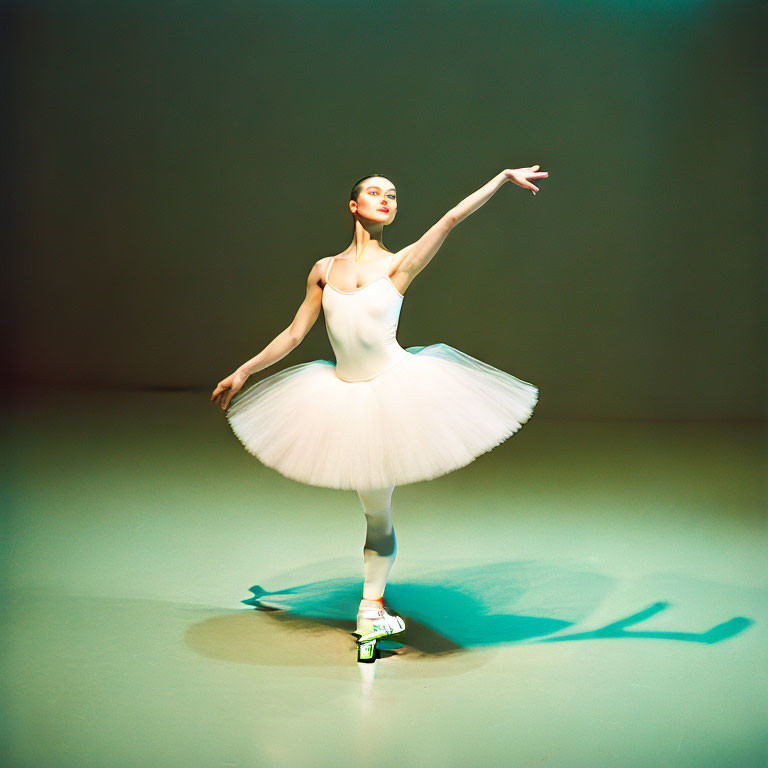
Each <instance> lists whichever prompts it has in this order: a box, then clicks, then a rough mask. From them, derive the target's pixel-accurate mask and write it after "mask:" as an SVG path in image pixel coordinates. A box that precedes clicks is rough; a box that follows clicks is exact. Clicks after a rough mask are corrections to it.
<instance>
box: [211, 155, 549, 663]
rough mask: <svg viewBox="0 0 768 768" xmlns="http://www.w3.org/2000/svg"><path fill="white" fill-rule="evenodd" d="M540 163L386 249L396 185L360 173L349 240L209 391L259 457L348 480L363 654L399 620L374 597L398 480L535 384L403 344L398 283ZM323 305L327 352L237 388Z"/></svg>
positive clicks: (288, 469) (279, 467) (486, 447)
mask: <svg viewBox="0 0 768 768" xmlns="http://www.w3.org/2000/svg"><path fill="white" fill-rule="evenodd" d="M539 168H540V166H539V165H533V166H530V167H526V168H517V169H506V170H504V171H502V172H501V173H499V174H498V175H496V176H494V177H493V178H492V179H491V180H490V181H489V182H488V183H487V184H484V185H483V186H482V187H480V189H478V190H477V191H476V192H474V193H472V194H471V195H469V196H468V197H467V198H465V199H464V200H462V201H461V202H460V203H459V204H458V205H456V206H454V207H453V208H452V209H451V210H449V211H448V212H447V213H446V214H445V215H444V216H442V218H440V219H439V221H437V223H435V224H434V225H433V226H432V227H430V229H428V230H427V231H426V232H425V233H424V234H423V235H422V236H421V237H420V238H419V239H418V240H416V241H415V242H413V243H411V244H410V245H407V246H406V247H405V248H402V249H401V250H399V251H397V252H392V251H389V250H388V249H387V248H385V247H384V244H383V231H384V227H385V226H386V225H388V224H391V223H392V222H393V221H394V219H395V216H396V214H397V192H396V189H395V185H394V184H393V183H392V181H391V180H390V179H388V178H387V177H385V176H383V175H381V174H372V175H368V176H364V177H363V178H361V179H360V180H358V181H357V182H356V183H355V185H354V186H353V188H352V191H351V193H350V199H349V211H350V213H351V214H352V219H353V224H354V234H353V237H352V242H351V243H350V244H349V246H348V247H347V248H346V249H345V250H344V251H343V252H341V253H339V254H337V255H335V256H326V257H323V258H321V259H319V260H317V261H316V262H315V263H314V265H313V266H312V269H311V270H310V272H309V276H308V278H307V286H306V297H305V298H304V301H303V302H302V304H301V306H300V307H299V309H298V311H297V312H296V315H295V317H294V318H293V321H292V322H291V324H290V325H289V326H288V327H287V328H286V329H285V330H284V331H282V332H281V333H280V334H278V335H277V336H276V337H275V338H274V339H273V340H272V341H271V342H270V343H269V344H268V345H267V346H266V347H265V348H264V349H263V350H262V351H261V352H259V354H257V355H256V356H255V357H253V358H252V359H250V360H248V361H247V362H245V363H243V364H242V365H241V366H240V367H239V368H237V369H236V370H235V371H234V372H233V373H232V374H230V375H229V376H227V377H226V378H225V379H222V380H221V381H220V382H219V383H218V384H217V386H216V388H215V389H214V391H213V393H212V395H211V401H212V402H214V403H216V404H217V405H218V406H219V407H221V408H222V410H224V411H225V412H226V416H227V419H228V421H229V424H230V426H231V428H232V430H233V432H234V433H235V435H236V436H237V438H238V439H239V440H240V442H241V443H242V444H243V446H244V447H245V449H246V450H247V451H248V452H249V453H251V454H253V455H254V456H256V457H257V458H258V459H259V460H260V461H261V462H262V463H263V464H265V465H266V466H268V467H271V468H272V469H275V470H276V471H278V472H279V473H281V474H282V475H284V476H285V477H288V478H291V479H292V480H295V481H297V482H301V483H306V484H308V485H316V486H320V487H326V488H337V489H347V490H356V491H357V494H358V496H359V498H360V501H361V503H362V506H363V512H364V514H365V517H366V525H367V529H366V539H365V543H364V546H363V555H364V581H363V598H362V600H361V601H360V607H359V610H358V624H357V631H356V632H355V633H353V634H355V635H356V636H357V638H358V660H360V661H372V660H373V658H375V643H376V640H377V639H378V638H379V637H383V636H385V635H388V634H394V633H396V632H402V631H403V629H404V628H405V623H404V621H403V619H402V618H401V617H399V616H397V615H393V614H392V613H391V612H390V611H388V610H387V608H388V606H386V607H385V604H384V599H383V596H384V589H385V586H386V581H387V578H388V576H389V572H390V570H391V568H392V565H393V564H394V560H395V557H396V553H397V540H396V537H395V531H394V527H393V525H392V518H391V499H392V492H393V491H394V488H395V486H396V485H404V484H407V483H413V482H417V481H420V480H429V479H432V478H435V477H438V476H440V475H444V474H447V473H448V472H451V471H453V470H455V469H458V468H460V467H463V466H466V465H467V464H469V463H470V462H471V461H473V460H474V459H475V458H477V457H478V456H479V455H481V454H482V453H486V452H487V451H490V450H492V449H493V448H494V447H495V446H497V445H499V444H500V443H502V442H503V441H504V440H506V439H507V438H508V437H510V436H511V435H512V434H514V433H515V432H516V431H517V430H518V429H520V427H521V426H522V425H523V424H525V422H526V421H528V419H529V418H530V416H531V414H532V412H533V409H534V407H535V406H536V403H537V402H538V388H537V387H536V386H535V385H534V384H531V383H530V382H527V381H524V380H522V379H519V378H517V377H515V376H513V375H512V374H510V373H507V372H505V371H501V370H499V369H497V368H494V367H493V366H491V365H488V364H487V363H484V362H482V361H481V360H477V359H476V358H474V357H471V356H470V355H467V354H465V353H464V352H462V351H461V350H458V349H456V348H454V347H451V346H449V345H448V344H444V343H436V344H430V345H428V346H418V347H408V348H406V349H404V348H403V347H401V346H400V344H399V343H398V342H397V338H396V335H397V325H398V321H399V317H400V309H401V307H402V303H403V299H404V295H405V293H406V291H407V289H408V286H409V285H410V284H411V283H412V282H413V280H414V278H415V277H416V276H417V275H418V274H419V273H420V272H421V271H422V270H423V269H424V268H425V267H426V266H427V264H429V263H430V261H432V259H433V258H434V256H435V255H436V254H437V252H438V250H439V249H440V246H441V245H442V244H443V242H444V241H445V238H446V237H447V236H448V234H449V233H450V232H451V230H452V229H453V228H454V227H455V226H456V225H457V224H459V223H460V222H461V221H462V220H464V219H465V218H466V217H467V216H469V215H470V214H471V213H473V212H474V211H476V210H477V209H478V208H480V207H481V206H482V205H484V204H485V203H486V202H487V201H488V200H489V199H490V198H491V197H492V196H493V195H494V194H495V193H496V192H497V191H498V190H499V189H500V188H501V187H502V186H503V185H504V184H505V183H506V182H508V181H511V182H513V183H514V184H516V185H517V186H520V187H522V188H524V189H529V190H530V191H531V192H532V193H533V194H534V195H535V194H536V193H537V192H539V188H538V187H537V186H536V185H535V184H534V183H533V182H532V180H534V179H541V178H546V177H548V176H549V174H548V173H547V172H545V171H541V170H539ZM331 277H332V278H333V280H332V281H331V280H330V278H331ZM321 308H322V309H323V312H324V316H325V325H326V331H327V333H328V338H329V341H330V343H331V347H332V349H333V352H334V355H335V357H336V361H335V363H334V362H331V361H328V360H313V361H311V362H308V363H300V364H298V365H293V366H290V367H288V368H285V369H283V370H282V371H280V372H278V373H275V374H273V375H271V376H268V377H266V378H264V379H262V380H261V381H259V382H257V383H255V384H253V385H252V386H251V387H249V388H248V389H245V390H243V391H242V392H241V390H242V389H243V386H244V384H245V382H246V381H247V379H248V377H249V376H250V375H251V374H253V373H256V372H258V371H261V370H263V369H265V368H267V367H268V366H270V365H272V364H273V363H275V362H277V361H278V360H281V359H282V358H283V357H285V356H286V355H288V354H289V353H290V352H291V351H293V350H294V349H295V348H296V347H297V346H298V345H299V344H300V343H301V342H302V340H303V339H304V337H305V336H306V335H307V333H308V332H309V330H310V329H311V328H312V326H313V325H314V323H315V321H316V320H317V318H318V316H319V314H320V309H321ZM238 393H240V394H239V396H238V397H237V399H236V400H234V402H232V401H233V398H235V396H237V395H238ZM230 406H231V407H230Z"/></svg>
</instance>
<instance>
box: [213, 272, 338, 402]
mask: <svg viewBox="0 0 768 768" xmlns="http://www.w3.org/2000/svg"><path fill="white" fill-rule="evenodd" d="M320 268H321V265H320V261H317V262H315V265H314V266H313V267H312V269H311V271H310V273H309V277H308V278H307V294H306V296H305V297H304V301H303V302H302V303H301V306H300V307H299V309H298V310H297V312H296V315H295V317H294V318H293V321H292V322H291V324H290V325H289V326H288V327H287V328H286V329H285V330H284V331H281V332H280V333H279V334H278V335H277V336H275V338H274V339H272V341H270V342H269V344H267V346H266V347H264V349H262V350H261V352H259V354H258V355H256V356H255V357H252V358H251V359H250V360H248V361H247V362H245V363H243V364H242V365H241V366H240V367H239V368H238V369H237V370H236V371H235V372H234V373H231V374H230V375H229V376H227V377H226V378H225V379H222V380H221V381H220V382H219V383H218V384H217V385H216V389H214V390H213V393H212V394H211V401H212V402H216V403H217V405H220V406H221V408H222V410H225V411H226V410H227V407H228V406H229V403H230V401H231V400H232V398H233V397H234V396H235V395H236V394H237V393H238V392H239V391H240V389H241V388H242V386H243V384H245V382H246V381H247V379H248V377H249V376H250V375H251V374H252V373H256V372H257V371H261V370H264V368H268V367H269V366H270V365H272V364H273V363H276V362H277V361H278V360H282V359H283V358H284V357H285V356H286V355H287V354H288V353H289V352H292V351H293V350H294V349H296V347H298V346H299V344H301V342H302V341H303V340H304V337H305V336H306V335H307V334H308V333H309V329H310V328H311V327H312V326H313V325H314V324H315V320H317V318H318V316H319V314H320V307H321V306H322V301H323V288H322V284H321V272H320Z"/></svg>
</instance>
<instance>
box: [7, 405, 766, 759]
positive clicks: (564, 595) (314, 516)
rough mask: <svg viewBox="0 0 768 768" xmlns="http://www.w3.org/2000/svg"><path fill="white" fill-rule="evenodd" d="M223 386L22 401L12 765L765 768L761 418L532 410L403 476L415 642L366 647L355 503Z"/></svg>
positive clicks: (11, 456)
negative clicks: (690, 419)
mask: <svg viewBox="0 0 768 768" xmlns="http://www.w3.org/2000/svg"><path fill="white" fill-rule="evenodd" d="M208 396H209V393H141V392H135V393H91V394H76V393H66V392H61V393H57V394H55V395H50V394H45V393H37V394H35V395H34V396H31V395H29V396H27V397H25V399H24V400H22V401H20V402H19V403H18V404H17V407H16V409H15V410H14V411H12V412H10V413H9V414H8V413H7V414H6V426H7V427H8V429H7V430H6V437H7V440H6V451H7V453H6V461H5V462H4V466H5V469H6V472H9V473H10V474H11V479H8V478H6V480H5V483H4V487H5V488H6V491H8V490H10V494H8V495H7V496H6V499H7V500H9V501H10V505H9V508H8V510H7V511H6V512H5V514H4V518H3V522H4V526H3V535H4V543H3V554H4V556H5V557H4V565H5V574H4V575H5V580H4V583H5V587H6V590H5V592H4V593H3V595H2V597H3V601H2V607H3V616H2V619H3V627H4V632H3V646H2V647H3V654H2V661H3V664H2V679H3V690H4V696H3V713H2V720H3V726H2V728H3V731H4V738H3V740H2V744H3V746H2V749H3V753H2V754H0V757H1V758H3V764H4V765H6V766H77V768H86V767H88V766H145V767H146V766H163V768H167V767H170V766H185V767H187V768H194V767H195V766H291V767H294V766H299V767H302V766H335V767H337V768H345V767H346V766H355V767H356V768H357V767H364V766H384V765H387V766H393V765H402V766H424V767H425V768H429V767H431V766H435V767H437V766H440V768H446V766H462V767H464V766H541V765H544V766H550V767H554V766H557V767H558V768H559V767H561V766H562V767H563V768H580V767H581V766H585V767H586V766H589V767H590V768H601V767H602V766H605V767H606V768H619V767H623V766H631V767H633V768H634V767H635V766H654V768H661V767H662V766H691V767H694V766H695V768H703V767H705V766H717V767H718V768H719V767H720V766H723V767H725V766H728V768H730V767H731V766H739V768H751V766H755V767H757V766H761V767H762V766H765V765H766V755H767V750H766V736H767V735H768V727H767V726H768V707H767V705H766V702H767V701H768V697H767V696H766V694H767V693H768V675H767V674H766V673H767V672H768V663H767V662H768V659H767V658H766V649H767V648H768V642H767V641H768V633H767V632H766V621H767V620H768V601H767V600H766V597H767V596H768V579H767V578H766V576H767V575H768V574H767V572H766V554H767V551H766V540H767V538H768V537H767V536H766V524H765V522H766V486H765V469H766V453H765V446H766V444H765V439H766V431H765V425H764V424H713V423H710V424H702V423H699V424H692V423H688V424H683V423H649V422H624V423H586V422H573V421H561V422H555V421H548V420H546V419H544V418H540V417H538V418H537V416H536V415H534V418H533V419H532V420H531V421H530V422H529V423H528V424H527V425H525V426H524V427H523V429H522V430H521V431H520V432H518V433H517V434H516V435H514V436H513V437H512V438H511V439H510V440H508V441H507V442H506V443H504V444H503V445H502V446H500V447H498V448H497V449H495V450H494V451H492V452H491V453H489V454H485V455H484V456H482V457H480V458H479V459H478V460H477V461H475V462H473V463H472V464H470V465H469V466H468V467H465V468H463V469H461V470H458V471H457V472H454V473H451V474H450V475H447V476H444V477H442V478H438V479H436V480H433V481H430V482H424V483H416V484H412V485H408V486H402V487H399V488H396V489H395V492H394V495H393V520H394V524H395V530H396V532H397V539H398V558H397V561H396V563H395V566H394V568H393V570H392V573H391V575H390V582H389V585H388V587H387V592H386V598H387V600H388V601H389V602H390V603H391V604H392V605H393V607H394V608H395V609H396V610H397V611H398V612H399V613H400V614H401V615H403V616H404V617H405V618H406V621H407V622H408V628H407V630H406V632H405V633H404V634H403V635H400V636H399V639H401V640H402V642H403V643H404V644H405V645H404V646H403V647H402V648H401V649H400V652H399V653H396V654H393V655H389V656H386V657H385V658H382V659H380V660H379V661H377V662H376V664H375V665H363V664H358V663H357V662H356V660H355V652H354V641H353V638H352V637H351V635H350V634H348V632H349V630H351V629H352V628H353V622H352V619H353V615H354V611H355V609H356V607H357V601H358V600H359V597H360V590H361V584H362V541H363V538H364V530H365V521H364V518H363V515H362V509H361V507H360V504H359V501H358V498H357V495H356V494H355V493H354V492H353V491H334V490H330V489H323V488H315V487H311V486H305V485H301V484H299V483H295V482H293V481H291V480H288V479H285V478H283V477H282V476H280V475H278V474H277V473H275V472H273V471H272V470H269V469H267V468H265V467H264V466H263V465H261V464H259V463H258V462H257V461H256V460H255V459H254V458H253V457H251V456H250V455H249V454H247V453H246V452H245V451H244V450H243V448H242V447H241V445H240V444H239V443H238V442H237V440H236V439H235V437H234V435H233V434H232V433H231V431H230V430H229V427H228V425H227V423H226V420H225V419H224V416H223V414H222V413H221V412H220V411H216V410H215V408H214V407H213V406H212V405H211V404H210V403H209V402H208ZM256 585H259V586H260V587H261V588H263V589H265V590H268V591H271V592H275V593H283V594H282V597H280V596H276V597H275V598H274V599H277V600H282V601H283V602H284V603H285V604H286V605H287V606H288V607H289V610H287V611H278V612H275V611H257V610H254V609H253V608H251V607H248V606H246V605H244V604H242V603H241V602H240V601H241V600H243V599H246V598H248V597H249V596H250V592H249V588H250V587H252V586H256ZM286 590H291V591H290V592H288V593H287V594H285V591H286Z"/></svg>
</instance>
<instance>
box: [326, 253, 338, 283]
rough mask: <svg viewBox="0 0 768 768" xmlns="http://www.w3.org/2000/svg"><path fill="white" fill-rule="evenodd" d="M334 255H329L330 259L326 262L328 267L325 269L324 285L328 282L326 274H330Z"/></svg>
mask: <svg viewBox="0 0 768 768" xmlns="http://www.w3.org/2000/svg"><path fill="white" fill-rule="evenodd" d="M335 258H336V257H335V256H331V260H330V261H329V262H328V269H326V270H325V282H326V285H327V284H328V275H330V274H331V267H332V266H333V260H334V259H335Z"/></svg>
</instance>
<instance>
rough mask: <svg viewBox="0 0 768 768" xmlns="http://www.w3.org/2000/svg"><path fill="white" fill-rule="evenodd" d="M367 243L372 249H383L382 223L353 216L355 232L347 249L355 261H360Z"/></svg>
mask: <svg viewBox="0 0 768 768" xmlns="http://www.w3.org/2000/svg"><path fill="white" fill-rule="evenodd" d="M369 245H370V247H371V248H372V249H373V250H374V251H375V250H381V251H383V250H384V225H383V224H377V223H373V222H363V221H360V219H358V218H355V234H354V235H353V236H352V242H351V243H350V244H349V246H348V247H347V250H348V251H350V252H351V253H352V254H353V255H354V257H355V261H360V258H361V257H362V255H363V253H364V252H365V251H366V249H368V246H369Z"/></svg>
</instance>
